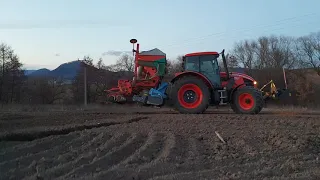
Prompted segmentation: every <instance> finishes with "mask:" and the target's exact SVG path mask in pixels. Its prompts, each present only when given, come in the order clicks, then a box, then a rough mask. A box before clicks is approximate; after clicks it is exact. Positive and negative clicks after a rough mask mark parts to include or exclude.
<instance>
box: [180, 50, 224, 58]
mask: <svg viewBox="0 0 320 180" xmlns="http://www.w3.org/2000/svg"><path fill="white" fill-rule="evenodd" d="M203 55H219V53H218V52H214V51H212V52H195V53H189V54H186V55H185V56H186V57H188V56H203Z"/></svg>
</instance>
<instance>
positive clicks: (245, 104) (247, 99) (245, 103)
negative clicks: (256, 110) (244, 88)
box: [238, 93, 254, 110]
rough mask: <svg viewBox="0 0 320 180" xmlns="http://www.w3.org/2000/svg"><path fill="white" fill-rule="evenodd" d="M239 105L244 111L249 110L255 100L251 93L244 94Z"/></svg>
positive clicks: (240, 97)
mask: <svg viewBox="0 0 320 180" xmlns="http://www.w3.org/2000/svg"><path fill="white" fill-rule="evenodd" d="M238 100H239V105H240V107H241V108H242V109H244V110H249V109H251V108H252V107H253V105H254V98H253V96H252V95H251V94H249V93H243V94H241V95H240V96H239V99H238Z"/></svg>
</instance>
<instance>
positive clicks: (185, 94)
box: [178, 84, 203, 109]
mask: <svg viewBox="0 0 320 180" xmlns="http://www.w3.org/2000/svg"><path fill="white" fill-rule="evenodd" d="M202 99H203V94H202V91H201V89H200V88H199V86H197V85H195V84H185V85H183V86H182V87H181V88H180V89H179V91H178V101H179V103H180V105H181V106H182V107H184V108H188V109H193V108H197V107H198V106H199V105H200V104H201V101H202Z"/></svg>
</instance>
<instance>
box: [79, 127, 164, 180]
mask: <svg viewBox="0 0 320 180" xmlns="http://www.w3.org/2000/svg"><path fill="white" fill-rule="evenodd" d="M165 138H166V135H165V134H163V133H151V134H149V135H148V139H147V141H146V142H145V144H144V145H143V146H141V147H140V148H139V149H138V150H136V151H135V153H134V154H132V155H131V156H129V157H128V158H126V159H125V160H124V161H121V162H120V163H119V164H117V165H115V166H113V167H112V168H110V169H108V170H106V171H102V172H100V173H97V174H95V175H94V176H95V178H98V179H99V178H103V177H112V178H111V179H113V177H115V176H116V174H114V173H115V172H117V169H119V168H120V169H121V168H125V169H127V168H135V167H136V166H139V165H141V164H148V163H151V162H152V161H154V160H156V159H157V158H158V157H159V156H161V152H162V150H163V148H164V146H165ZM137 169H139V167H138V168H137ZM88 178H90V177H88ZM84 179H85V178H84Z"/></svg>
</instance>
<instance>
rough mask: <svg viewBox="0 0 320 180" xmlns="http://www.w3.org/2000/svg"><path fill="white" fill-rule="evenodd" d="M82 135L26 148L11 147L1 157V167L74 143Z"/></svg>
mask: <svg viewBox="0 0 320 180" xmlns="http://www.w3.org/2000/svg"><path fill="white" fill-rule="evenodd" d="M79 135H80V134H79V133H77V134H68V135H62V136H56V137H54V138H47V139H42V140H39V141H33V142H32V143H30V144H28V146H25V145H24V144H23V145H21V146H16V147H11V148H10V149H6V150H5V151H4V152H3V153H1V155H0V159H2V162H0V165H3V164H4V163H6V161H11V160H14V159H18V158H19V157H24V156H27V155H30V154H36V153H39V152H42V151H45V150H48V149H51V148H55V147H57V146H59V145H61V144H64V143H66V142H69V141H72V140H73V139H74V138H76V137H77V136H79Z"/></svg>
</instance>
